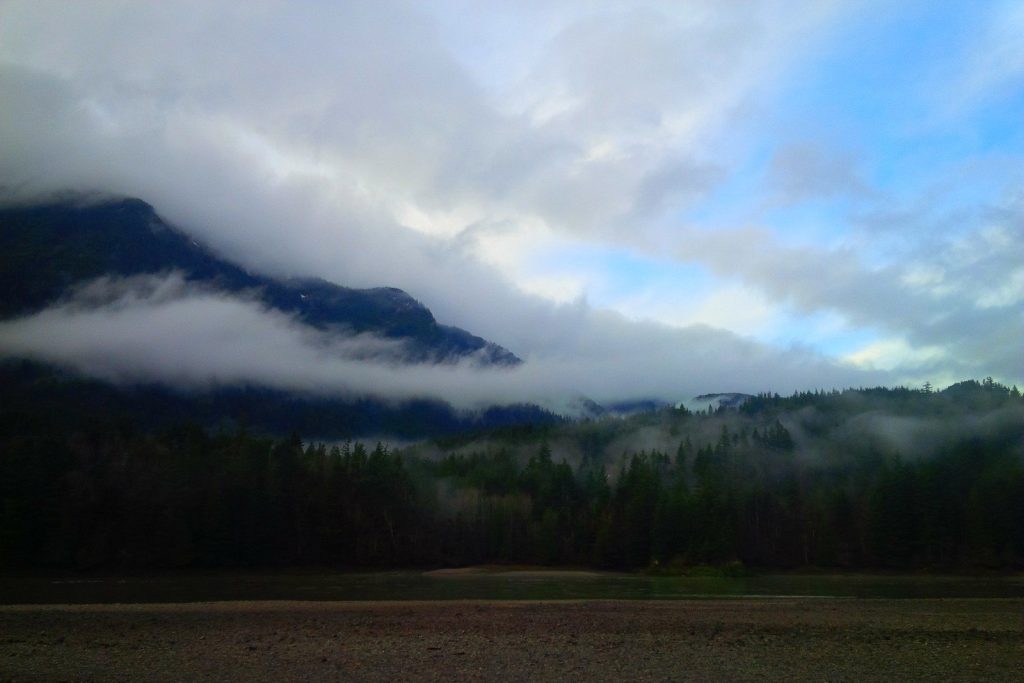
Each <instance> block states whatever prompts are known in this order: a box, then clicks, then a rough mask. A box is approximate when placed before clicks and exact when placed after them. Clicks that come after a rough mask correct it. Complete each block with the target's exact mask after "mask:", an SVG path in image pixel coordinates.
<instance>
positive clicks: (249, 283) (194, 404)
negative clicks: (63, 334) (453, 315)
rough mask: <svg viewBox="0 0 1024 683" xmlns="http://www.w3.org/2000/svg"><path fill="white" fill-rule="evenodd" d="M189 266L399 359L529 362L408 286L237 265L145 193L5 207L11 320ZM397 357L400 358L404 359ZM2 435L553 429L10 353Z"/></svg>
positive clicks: (508, 415) (2, 370) (502, 416)
mask: <svg viewBox="0 0 1024 683" xmlns="http://www.w3.org/2000/svg"><path fill="white" fill-rule="evenodd" d="M171 272H174V273H180V274H181V277H183V278H184V279H185V281H186V282H188V283H194V284H196V285H199V286H201V287H203V288H204V289H205V290H213V291H215V292H220V293H224V294H226V295H231V296H241V297H245V298H247V299H253V298H254V299H256V300H258V301H259V302H260V303H262V304H263V305H265V306H267V307H268V308H272V309H276V310H278V311H282V312H284V313H286V314H288V315H291V316H293V317H294V318H295V319H296V320H297V321H299V322H300V323H302V324H304V325H308V326H309V327H311V328H315V329H317V330H320V331H323V332H325V333H326V334H327V335H332V334H335V333H336V334H339V335H348V334H353V333H356V334H359V333H368V334H373V335H376V336H379V337H384V338H388V339H393V340H399V341H401V342H403V343H402V344H401V352H400V353H401V356H400V358H398V359H397V360H400V361H403V362H408V363H449V362H458V361H463V360H469V361H471V362H473V363H476V364H480V365H499V366H511V365H516V364H518V363H520V362H521V361H520V359H519V358H517V357H516V356H515V354H513V353H512V352H510V351H508V350H507V349H504V348H502V347H501V346H498V345H497V344H493V343H491V342H489V341H487V340H485V339H482V338H480V337H478V336H476V335H473V334H471V333H470V332H467V331H465V330H462V329H459V328H457V327H451V326H448V325H442V324H440V323H438V322H437V320H435V318H434V316H433V314H432V313H431V312H430V310H429V309H428V308H427V307H426V306H424V305H423V304H421V303H420V302H418V301H416V300H415V299H414V298H413V297H411V296H410V295H409V294H407V293H406V292H404V291H402V290H400V289H396V288H394V287H379V288H374V289H352V288H348V287H342V286H340V285H337V284H334V283H331V282H327V281H325V280H320V279H277V278H273V277H268V276H266V275H261V274H255V273H251V272H249V271H247V270H245V269H244V268H242V267H240V266H238V265H236V264H234V263H231V262H230V261H228V260H225V259H223V258H221V257H219V256H218V255H216V254H215V253H213V252H212V251H210V250H209V249H207V248H205V247H204V246H202V245H200V244H199V243H197V242H196V241H195V240H193V239H191V238H190V237H189V236H187V235H186V234H185V233H183V232H182V231H180V230H178V229H177V228H175V227H174V226H172V225H169V224H168V223H167V222H165V221H164V220H163V219H161V218H160V216H159V215H158V214H157V213H156V212H155V211H154V209H153V207H152V206H150V205H149V204H146V203H145V202H143V201H140V200H138V199H119V200H114V201H105V202H102V203H91V204H82V203H74V202H60V203H52V204H47V205H39V206H27V207H14V208H12V207H7V208H0V319H5V318H6V319H9V318H13V317H18V316H24V315H28V314H32V313H35V312H38V311H40V310H43V309H45V308H47V307H48V306H51V305H53V304H55V303H58V302H60V301H61V300H62V299H64V298H66V297H68V296H70V294H71V292H72V291H73V290H74V288H76V287H77V286H80V285H83V284H85V283H88V282H90V281H93V280H95V279H97V278H102V277H108V278H127V277H133V276H143V275H154V274H156V275H160V274H169V273H171ZM389 360H396V359H394V358H390V359H389ZM0 387H2V389H3V396H4V400H3V401H2V402H0V436H2V435H3V434H8V435H17V434H19V433H22V432H23V431H24V429H26V428H27V427H26V426H27V425H34V426H33V427H32V429H34V430H35V431H36V432H39V433H65V432H77V431H81V430H85V431H88V430H90V429H93V428H94V426H95V425H103V424H125V425H132V426H133V428H136V429H141V430H143V431H144V432H151V433H153V432H159V431H160V430H164V429H168V428H172V427H173V426H174V425H177V424H182V423H194V424H197V425H200V426H202V427H203V428H206V429H209V430H211V431H221V430H224V429H236V428H239V427H244V428H245V429H248V430H251V431H252V432H255V433H266V434H277V435H285V434H289V433H299V434H301V435H302V436H303V437H305V438H324V439H346V438H358V437H365V436H389V437H395V436H397V437H401V438H404V439H413V438H422V437H432V436H435V437H436V436H441V435H450V434H455V433H460V432H465V431H467V430H470V431H472V430H481V429H484V430H486V429H493V428H500V427H506V426H516V425H537V424H550V423H553V422H558V421H560V420H561V418H559V417H558V416H556V415H554V414H552V413H550V412H548V411H546V410H544V409H542V408H539V407H537V406H532V405H512V406H491V407H489V408H485V409H481V410H478V411H461V410H456V409H454V408H452V407H451V406H450V405H448V404H446V403H444V402H442V401H438V400H428V399H421V400H410V401H404V402H394V401H385V400H378V399H376V398H373V397H369V396H364V397H345V398H342V397H329V396H314V395H307V394H302V393H296V392H288V391H281V390H276V389H271V388H269V387H261V386H252V385H246V386H234V387H224V386H222V387H219V388H213V389H209V390H205V391H182V390H178V389H175V388H172V387H167V386H161V385H159V384H135V385H131V386H125V385H113V384H108V383H105V382H102V381H97V380H93V379H88V378H84V377H81V376H79V375H77V374H75V373H73V372H69V371H67V370H64V369H60V368H55V367H51V366H48V365H45V364H42V363H37V362H29V361H27V360H21V359H16V358H8V359H6V360H0Z"/></svg>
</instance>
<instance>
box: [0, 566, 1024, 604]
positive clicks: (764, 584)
mask: <svg viewBox="0 0 1024 683" xmlns="http://www.w3.org/2000/svg"><path fill="white" fill-rule="evenodd" d="M787 596H800V597H833V598H885V599H906V598H1024V576H996V577H992V576H984V577H971V576H931V575H929V576H918V575H914V576H906V575H902V576H890V575H859V574H855V575H849V574H847V575H836V574H822V575H796V574H784V575H763V576H750V577H652V576H643V575H635V574H615V573H601V572H593V573H590V572H571V573H569V572H558V571H554V572H544V571H482V572H471V573H451V574H443V573H442V574H437V573H430V572H427V573H424V572H416V571H396V572H374V573H329V572H317V573H312V572H301V573H299V572H275V573H253V574H227V573H218V574H195V573H189V574H176V575H161V576H147V577H89V578H83V577H74V576H70V577H45V578H43V577H0V604H46V603H114V602H121V603H138V602H201V601H217V600H570V599H584V600H601V599H620V600H621V599H625V600H647V599H658V600H672V599H683V598H738V597H766V598H777V597H787Z"/></svg>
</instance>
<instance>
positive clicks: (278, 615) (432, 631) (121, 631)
mask: <svg viewBox="0 0 1024 683" xmlns="http://www.w3.org/2000/svg"><path fill="white" fill-rule="evenodd" d="M1021 662H1024V600H1020V599H974V600H971V599H937V600H896V601H892V600H821V599H813V598H796V599H790V598H784V599H736V600H682V601H552V602H538V601H498V602H495V601H445V602H226V603H178V604H159V605H42V606H40V605H14V606H2V607H0V681H8V680H11V681H44V680H45V681H54V680H75V681H79V680H80V681H107V680H151V681H180V680H203V681H234V680H264V681H277V680H285V681H287V680H294V681H328V680H345V681H397V680H416V681H444V680H474V681H477V680H479V681H483V680H499V679H500V680H516V681H536V680H552V681H554V680H598V681H601V680H607V681H613V680H614V681H634V680H635V681H669V680H671V681H679V680H736V681H739V680H772V679H787V680H850V681H855V680H856V681H865V680H878V681H882V680H963V681H967V680H996V681H998V680H1006V681H1009V680H1019V677H1020V667H1021Z"/></svg>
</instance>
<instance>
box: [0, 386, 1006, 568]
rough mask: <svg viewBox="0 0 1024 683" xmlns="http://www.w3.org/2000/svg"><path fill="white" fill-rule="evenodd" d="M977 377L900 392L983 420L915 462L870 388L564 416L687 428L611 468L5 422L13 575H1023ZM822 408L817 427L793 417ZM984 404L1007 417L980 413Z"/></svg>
mask: <svg viewBox="0 0 1024 683" xmlns="http://www.w3.org/2000/svg"><path fill="white" fill-rule="evenodd" d="M975 384H976V385H977V386H976V387H967V389H968V390H970V391H972V392H974V393H971V394H970V396H971V397H973V398H971V399H970V401H968V402H967V403H968V404H969V405H970V406H971V407H970V408H963V407H962V406H963V405H964V404H963V403H950V402H948V401H945V399H943V401H945V402H939V401H940V397H938V396H937V395H932V394H929V393H926V392H921V391H915V392H910V393H907V394H904V393H902V391H901V390H885V391H886V392H887V393H885V394H884V395H882V397H883V399H884V400H885V401H890V402H891V406H890V407H894V410H895V411H896V412H899V410H904V409H905V410H904V412H909V413H913V412H914V411H915V410H916V411H918V412H920V411H921V410H925V409H926V410H927V411H931V412H933V413H934V412H936V411H937V412H938V413H939V414H943V415H947V417H948V416H949V415H953V414H955V412H956V411H957V410H960V411H966V412H965V413H964V414H965V415H968V416H973V417H971V418H970V420H968V419H967V418H965V424H966V423H967V422H970V423H971V424H975V423H982V422H983V423H984V429H964V430H962V431H956V432H955V433H956V434H957V436H955V437H953V438H947V439H945V440H943V441H942V442H940V443H937V444H933V445H930V446H928V447H927V448H925V449H923V450H922V451H920V452H916V451H915V452H913V453H901V452H900V451H898V450H895V449H892V448H889V447H886V446H885V445H884V442H882V441H880V440H879V439H877V438H874V435H873V434H871V433H868V432H863V433H858V432H857V425H858V424H860V423H859V422H857V421H856V420H852V419H848V418H849V416H850V412H849V410H850V409H849V406H850V405H852V404H851V402H853V403H856V404H858V405H859V403H858V402H861V401H863V400H867V399H870V400H875V399H877V395H875V396H874V397H872V396H873V395H872V394H870V393H864V392H860V393H858V392H852V393H847V392H836V393H831V392H829V393H824V394H823V393H818V394H817V395H816V396H815V395H813V394H809V395H794V396H793V397H788V398H780V397H775V396H770V395H762V396H760V397H756V400H752V401H751V402H749V403H748V404H747V405H746V406H744V408H743V409H742V410H741V411H740V412H739V413H736V412H735V411H734V412H733V413H728V414H726V413H718V414H700V415H692V414H688V413H686V411H685V410H678V409H668V410H667V411H663V412H662V413H661V414H658V415H654V416H641V417H638V418H637V419H636V421H635V423H630V422H625V423H620V422H614V423H612V422H608V423H604V422H602V423H600V424H599V425H598V426H597V427H594V425H589V426H588V425H586V424H583V425H569V426H562V427H559V429H561V430H563V431H562V432H561V434H563V435H565V434H568V435H572V436H574V438H577V441H578V442H579V443H580V444H583V446H586V444H587V443H588V439H591V440H594V439H597V437H594V434H597V433H598V431H599V429H604V428H605V427H604V425H611V426H610V427H607V428H608V429H612V428H614V429H615V430H619V432H622V434H624V435H625V436H624V437H623V438H620V439H619V441H622V442H624V443H626V444H628V443H629V440H630V438H632V437H631V436H630V435H631V434H633V432H630V431H629V429H631V428H633V427H635V425H637V424H644V420H648V421H650V420H654V419H658V420H661V421H663V422H664V423H665V424H667V425H669V426H670V430H669V432H668V433H669V434H677V435H678V438H677V439H676V441H675V446H674V448H672V449H664V448H640V449H635V448H630V447H628V445H627V447H625V448H623V449H622V450H621V452H620V453H618V454H617V455H615V456H613V457H609V456H608V455H607V452H606V451H602V450H601V449H600V448H592V449H590V448H586V447H581V448H579V449H578V452H579V453H582V457H578V458H575V459H573V461H572V462H570V458H568V457H565V456H562V455H556V454H555V451H554V450H553V449H552V445H551V444H552V443H555V439H554V436H556V435H555V434H554V433H553V432H551V431H550V430H549V431H545V430H533V431H531V432H530V436H529V439H528V440H527V441H526V442H525V443H516V441H515V439H512V438H506V439H504V440H500V439H499V440H495V441H494V443H492V444H491V445H490V446H487V447H480V448H474V447H472V445H470V446H465V445H464V446H462V447H460V448H455V447H454V446H453V447H452V448H451V449H450V450H449V451H448V452H446V453H444V454H443V455H442V456H441V457H426V456H424V455H422V454H419V453H418V452H417V451H415V450H408V451H405V452H401V451H392V450H389V449H388V448H386V447H384V446H383V445H379V444H378V445H377V446H376V448H372V449H371V448H368V447H367V446H364V445H363V444H361V443H349V442H346V443H340V444H324V443H304V442H303V441H302V440H301V439H300V438H299V436H298V435H292V436H291V437H288V438H283V439H280V438H272V437H267V436H262V435H258V434H250V433H247V432H246V431H245V430H244V429H236V430H235V431H234V432H232V433H217V434H210V433H208V432H207V431H205V430H203V429H201V428H199V427H197V426H189V425H185V426H180V427H176V428H173V429H168V430H164V431H161V432H159V433H155V434H154V433H150V432H147V431H144V430H141V429H139V428H138V427H137V426H136V425H134V424H133V423H132V422H131V421H125V420H115V421H110V422H106V423H103V422H98V423H96V424H93V425H91V426H88V427H82V426H81V425H78V426H76V427H75V428H74V429H70V430H67V431H59V430H58V431H45V432H42V431H39V432H33V431H31V430H14V431H8V432H5V434H4V435H3V438H2V442H0V566H3V567H6V568H9V569H17V568H39V567H51V568H62V569H63V568H78V569H98V568H104V569H110V568H113V569H124V570H135V569H158V568H159V569H163V568H181V567H259V566H332V567H351V568H355V567H367V568H380V567H411V566H442V565H462V564H472V563H483V562H506V563H539V564H549V565H588V566H596V567H606V568H614V569H640V568H652V569H655V570H664V571H673V570H675V569H679V568H685V567H690V566H693V565H702V564H726V563H735V562H740V563H743V564H744V565H746V566H749V567H753V568H766V569H768V568H774V569H778V568H800V567H813V566H816V567H829V568H846V569H854V568H857V569H864V568H895V569H932V568H935V569H949V568H976V567H988V568H1018V569H1019V568H1021V567H1022V566H1024V418H1022V415H1024V413H1022V410H1024V405H1022V402H1021V399H1020V396H1019V392H1018V393H1015V392H1014V391H1013V390H1010V389H1006V388H1005V387H1000V386H999V385H997V384H996V385H993V384H989V385H987V386H986V385H985V384H984V383H975ZM947 398H948V397H947ZM972 401H973V402H972ZM751 404H753V407H751ZM957 405H960V406H961V407H960V408H957V407H956V406H957ZM807 406H814V407H815V410H814V415H815V418H814V420H811V421H808V420H807V419H804V418H801V419H797V418H795V417H794V415H797V414H798V413H795V412H794V411H797V410H800V409H801V408H806V407H807ZM844 406H845V407H844ZM900 406H903V408H900ZM915 406H916V407H915ZM978 406H981V408H982V409H984V410H986V411H996V412H995V413H992V414H993V415H995V417H992V418H987V422H986V421H983V420H980V419H978V418H977V413H974V412H971V411H973V410H975V409H976V408H978ZM944 411H945V412H944ZM805 412H806V411H805ZM799 414H800V415H803V414H804V413H799ZM986 414H988V413H986ZM787 424H789V425H790V426H789V427H787V426H786V425H787ZM840 424H841V425H844V427H843V429H837V428H836V425H840ZM631 425H632V426H631ZM712 429H714V430H715V431H714V432H713V434H714V436H713V437H712V436H708V435H709V434H710V433H712ZM794 429H799V430H800V431H799V433H794V432H793V431H792V430H794ZM595 430H598V431H595ZM623 430H624V431H623ZM616 433H618V432H616ZM637 433H638V432H637ZM701 435H704V436H701ZM636 438H639V437H636ZM597 441H600V439H597ZM606 441H607V440H606ZM602 443H603V444H604V445H605V446H606V445H607V443H606V442H602ZM808 444H810V446H808Z"/></svg>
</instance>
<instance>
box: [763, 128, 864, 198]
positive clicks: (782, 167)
mask: <svg viewBox="0 0 1024 683" xmlns="http://www.w3.org/2000/svg"><path fill="white" fill-rule="evenodd" d="M767 182H768V189H769V192H770V193H771V194H772V195H773V196H774V197H775V198H776V199H777V200H778V201H780V202H782V203H784V204H796V203H798V202H800V201H802V200H805V199H808V198H821V197H825V198H828V197H834V196H851V195H852V196H855V197H863V196H864V195H867V194H869V188H868V186H867V185H866V183H865V182H864V181H863V180H862V179H861V178H860V173H859V171H858V169H857V163H856V160H855V159H854V158H853V157H852V156H851V155H845V154H839V153H834V152H831V151H829V150H826V149H824V148H822V147H821V146H820V145H813V144H808V143H803V144H791V145H787V146H785V147H783V148H782V149H780V150H778V151H777V152H776V154H775V156H774V158H773V159H772V163H771V168H770V169H769V175H768V180H767Z"/></svg>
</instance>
